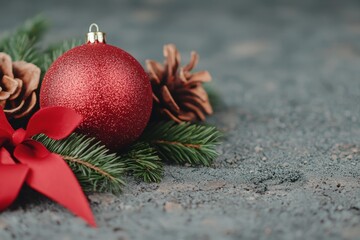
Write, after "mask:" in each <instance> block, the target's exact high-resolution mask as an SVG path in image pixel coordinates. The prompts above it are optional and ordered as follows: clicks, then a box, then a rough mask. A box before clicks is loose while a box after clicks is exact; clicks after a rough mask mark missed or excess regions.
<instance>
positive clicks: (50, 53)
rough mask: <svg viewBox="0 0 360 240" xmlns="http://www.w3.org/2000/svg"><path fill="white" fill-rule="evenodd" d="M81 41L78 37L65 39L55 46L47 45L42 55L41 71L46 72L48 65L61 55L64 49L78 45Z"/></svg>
mask: <svg viewBox="0 0 360 240" xmlns="http://www.w3.org/2000/svg"><path fill="white" fill-rule="evenodd" d="M81 43H82V41H80V40H79V39H73V40H65V41H63V42H62V43H60V44H57V45H55V46H52V47H49V48H48V49H47V50H46V51H45V54H44V56H43V62H42V66H41V68H42V70H43V72H46V71H47V70H48V69H49V67H50V65H51V64H52V63H53V62H54V61H55V60H56V59H58V58H59V57H60V56H61V55H63V54H64V53H65V52H66V51H68V50H70V49H72V48H74V47H76V46H79V45H80V44H81Z"/></svg>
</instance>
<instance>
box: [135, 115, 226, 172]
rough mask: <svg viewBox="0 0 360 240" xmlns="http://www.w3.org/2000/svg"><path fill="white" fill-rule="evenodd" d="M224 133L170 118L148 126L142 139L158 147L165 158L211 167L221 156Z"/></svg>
mask: <svg viewBox="0 0 360 240" xmlns="http://www.w3.org/2000/svg"><path fill="white" fill-rule="evenodd" d="M221 135H222V134H221V133H220V132H219V131H218V130H217V129H216V128H215V127H211V126H205V125H198V124H190V123H183V124H176V123H175V122H171V121H169V122H165V123H164V122H160V123H157V124H152V125H150V126H148V128H147V129H146V130H145V132H144V134H143V136H142V140H143V141H145V142H148V143H149V144H150V145H151V146H154V147H155V148H156V149H157V151H158V153H159V155H160V156H161V157H162V159H163V160H165V161H169V162H171V161H175V162H176V163H179V164H184V163H190V164H193V165H205V166H209V165H211V163H212V161H213V160H214V159H215V158H216V157H217V156H218V153H217V152H216V146H217V145H218V144H219V140H220V137H221Z"/></svg>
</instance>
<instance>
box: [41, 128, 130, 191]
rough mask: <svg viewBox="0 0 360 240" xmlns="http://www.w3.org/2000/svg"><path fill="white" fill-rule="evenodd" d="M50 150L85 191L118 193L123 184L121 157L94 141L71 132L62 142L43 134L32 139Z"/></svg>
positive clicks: (123, 169)
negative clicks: (69, 169) (63, 161)
mask: <svg viewBox="0 0 360 240" xmlns="http://www.w3.org/2000/svg"><path fill="white" fill-rule="evenodd" d="M35 140H36V141H39V142H41V143H42V144H44V146H45V147H46V148H47V149H49V151H51V152H54V153H57V154H59V155H61V156H62V157H63V159H64V160H65V161H66V162H67V163H68V164H69V166H70V167H71V169H72V170H73V171H74V173H75V175H76V177H77V179H78V180H79V182H80V184H81V186H82V188H83V190H84V191H97V192H112V193H115V194H116V193H119V192H120V191H121V187H122V186H123V185H124V181H123V180H122V175H123V173H124V171H125V165H124V163H122V161H121V160H120V157H119V156H117V155H116V154H115V153H109V150H108V149H107V148H106V147H105V146H104V145H102V144H101V143H100V142H98V141H95V139H94V138H89V137H87V136H85V135H82V134H78V133H73V134H72V135H70V136H69V137H68V138H66V139H63V140H59V141H56V140H53V139H51V138H49V137H47V136H45V135H38V136H36V137H35Z"/></svg>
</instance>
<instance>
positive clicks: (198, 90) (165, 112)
mask: <svg viewBox="0 0 360 240" xmlns="http://www.w3.org/2000/svg"><path fill="white" fill-rule="evenodd" d="M164 57H165V61H164V64H161V63H158V62H156V61H154V60H147V61H146V66H147V69H148V71H149V75H150V80H151V85H152V89H153V100H154V113H155V114H156V115H160V116H165V117H167V118H170V119H172V120H174V121H175V122H178V123H181V122H194V121H196V120H201V121H204V120H205V119H206V115H210V114H212V113H213V110H212V107H211V104H210V102H209V97H208V94H207V92H206V91H205V89H204V88H203V85H202V84H203V83H204V82H210V81H211V75H210V74H209V72H207V71H201V72H196V73H191V70H192V69H193V68H194V67H195V66H196V65H197V63H198V61H199V55H198V54H197V53H196V52H191V60H190V63H189V64H188V65H186V66H184V67H180V61H181V57H180V54H179V52H178V50H177V49H176V46H175V45H174V44H168V45H165V46H164Z"/></svg>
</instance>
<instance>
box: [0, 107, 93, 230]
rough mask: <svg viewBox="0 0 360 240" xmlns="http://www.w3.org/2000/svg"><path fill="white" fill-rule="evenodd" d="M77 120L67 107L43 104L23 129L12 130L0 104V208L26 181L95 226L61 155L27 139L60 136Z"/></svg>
mask: <svg viewBox="0 0 360 240" xmlns="http://www.w3.org/2000/svg"><path fill="white" fill-rule="evenodd" d="M81 120H82V117H81V116H80V115H79V114H77V113H76V112H75V111H74V110H72V109H69V108H64V107H50V108H43V109H40V110H39V111H38V112H36V113H35V114H34V115H33V116H32V117H31V119H30V120H29V123H28V126H27V129H26V130H24V129H22V128H20V129H17V130H16V131H15V130H14V129H13V128H12V127H11V125H10V123H9V122H8V121H7V119H6V116H5V114H4V111H3V110H2V109H1V108H0V211H2V210H4V209H6V208H7V207H8V206H10V205H11V204H12V203H13V202H14V200H15V199H16V197H17V196H18V194H19V191H20V189H21V187H22V185H23V184H24V182H26V184H27V185H29V186H30V187H31V188H33V189H35V190H36V191H38V192H40V193H42V194H44V195H45V196H47V197H49V198H50V199H52V200H54V201H56V202H58V203H59V204H61V205H63V206H64V207H66V208H68V209H69V210H70V211H72V212H73V213H74V214H76V215H78V216H80V217H81V218H83V219H84V220H85V221H87V222H88V223H89V224H90V225H91V226H94V227H95V226H96V223H95V220H94V216H93V214H92V212H91V209H90V206H89V203H88V202H87V199H86V197H85V195H84V193H83V191H82V189H81V187H80V185H79V183H78V181H77V179H76V177H75V175H74V173H73V172H72V171H71V169H70V168H69V166H68V165H67V164H66V162H65V161H64V160H63V159H62V158H61V156H59V155H57V154H54V153H51V152H49V150H47V148H46V147H45V146H44V145H42V144H41V143H40V142H37V141H35V140H32V139H31V137H32V136H34V135H36V134H40V133H43V134H45V135H47V136H48V137H50V138H53V139H56V140H60V139H63V138H65V137H67V136H68V135H70V134H71V133H72V132H73V131H74V129H75V128H76V127H77V126H78V125H79V124H80V122H81ZM10 153H11V154H10Z"/></svg>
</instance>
